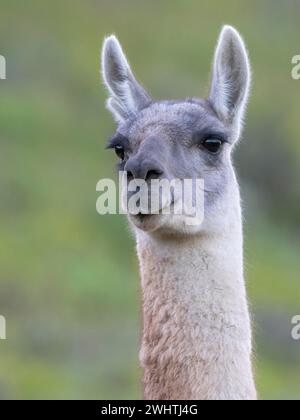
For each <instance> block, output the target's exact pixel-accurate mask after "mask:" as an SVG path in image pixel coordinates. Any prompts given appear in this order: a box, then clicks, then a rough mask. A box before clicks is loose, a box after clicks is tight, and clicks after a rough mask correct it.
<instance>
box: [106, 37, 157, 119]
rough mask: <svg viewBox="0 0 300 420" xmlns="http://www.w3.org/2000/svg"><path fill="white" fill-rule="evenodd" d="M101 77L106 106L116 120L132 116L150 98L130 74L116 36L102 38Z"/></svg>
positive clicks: (148, 102)
mask: <svg viewBox="0 0 300 420" xmlns="http://www.w3.org/2000/svg"><path fill="white" fill-rule="evenodd" d="M102 77H103V80H104V83H105V85H106V87H107V89H108V92H109V94H110V97H109V99H108V101H107V108H108V109H109V110H110V111H111V112H112V113H113V115H114V117H115V118H116V120H117V121H118V122H122V121H124V120H126V119H127V118H129V117H130V116H134V115H136V114H137V113H138V111H140V110H141V109H143V108H146V107H147V106H148V105H149V104H150V103H151V99H150V96H149V95H148V94H147V92H146V91H145V90H144V89H143V88H142V86H141V85H140V84H139V83H138V82H137V81H136V79H135V77H134V76H133V74H132V71H131V69H130V66H129V64H128V61H127V59H126V57H125V54H124V53H123V50H122V47H121V45H120V43H119V41H118V40H117V38H116V37H115V36H114V35H112V36H110V37H108V38H106V39H105V40H104V43H103V49H102Z"/></svg>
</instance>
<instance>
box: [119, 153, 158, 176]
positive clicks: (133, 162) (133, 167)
mask: <svg viewBox="0 0 300 420" xmlns="http://www.w3.org/2000/svg"><path fill="white" fill-rule="evenodd" d="M125 171H126V172H127V177H128V179H129V180H130V179H143V180H145V181H150V180H151V179H159V178H160V177H161V175H162V174H163V170H162V168H161V167H160V165H159V164H158V163H157V162H153V161H151V160H145V161H141V160H140V159H136V158H131V159H129V160H128V161H127V163H126V165H125Z"/></svg>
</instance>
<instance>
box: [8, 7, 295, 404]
mask: <svg viewBox="0 0 300 420" xmlns="http://www.w3.org/2000/svg"><path fill="white" fill-rule="evenodd" d="M299 15H300V1H299V0H286V1H284V2H283V1H279V0H247V1H246V0H244V1H242V0H236V1H235V0H227V1H226V2H220V1H219V0H210V1H196V0H194V1H192V0H185V1H182V0H180V1H179V0H167V1H164V0H160V1H158V0H151V1H146V0H110V1H108V0H86V1H78V0H63V1H62V0H60V1H57V0H51V1H50V0H49V1H47V0H44V1H38V0H37V1H33V0H27V1H17V0H0V54H2V55H4V56H5V57H6V60H7V80H6V81H1V82H0V91H1V94H0V314H2V315H4V316H5V317H6V319H7V340H6V341H0V398H2V399H4V398H9V399H10V398H17V399H28V398H29V399H33V398H38V399H39V398H70V399H75V398H84V399H85V398H95V399H96V398H97V399H102V398H103V399H104V398H112V399H121V398H125V399H126V398H141V391H140V375H141V372H140V371H139V368H138V341H139V297H140V296H139V277H138V268H137V261H136V257H135V250H134V241H133V238H132V235H131V234H130V233H129V229H128V227H127V224H126V220H125V219H124V218H123V217H122V216H107V217H100V216H98V215H97V213H96V210H95V203H96V199H97V193H96V183H97V181H98V180H99V179H100V178H102V177H105V178H107V177H113V176H115V173H114V161H115V157H114V156H113V154H112V153H109V152H107V151H105V150H104V145H105V142H106V140H107V138H108V137H109V136H110V135H111V134H112V132H113V130H114V123H113V120H112V118H111V116H110V115H109V114H108V112H107V111H106V110H105V107H104V100H105V97H106V94H105V91H104V87H103V86H102V85H101V83H100V81H99V55H100V54H99V50H100V47H101V44H102V40H103V37H104V35H106V34H110V33H116V34H117V35H118V36H119V38H120V40H121V42H122V43H123V45H124V48H125V50H126V52H127V54H128V56H129V58H130V61H131V63H132V64H133V67H134V69H135V71H136V74H137V76H138V78H139V79H141V80H142V81H143V83H144V84H145V86H146V87H147V88H148V89H149V90H150V91H151V93H152V94H153V96H154V97H157V98H161V99H164V98H180V97H185V96H204V95H206V93H207V89H208V82H209V71H210V64H211V61H212V54H213V49H214V47H215V43H216V39H217V36H218V34H219V31H220V28H221V25H222V24H224V23H229V24H232V25H235V26H236V27H237V28H238V29H239V30H240V31H241V33H242V34H243V36H244V37H245V39H246V42H247V45H248V48H249V51H250V55H251V60H252V66H253V73H254V85H253V94H252V98H251V102H250V107H249V112H248V116H247V125H246V130H245V134H244V139H243V141H242V142H241V144H240V146H239V148H238V150H237V154H236V156H235V161H236V167H237V170H238V172H239V176H240V179H241V184H242V188H243V200H244V207H245V236H246V238H245V239H246V244H245V245H246V250H245V254H246V261H247V263H246V271H247V281H248V289H249V293H250V297H251V303H252V312H253V314H254V329H255V339H256V376H257V383H258V389H259V394H260V397H261V398H268V399H269V398H270V399H277V398H278V399H300V342H295V341H292V339H291V318H292V316H293V315H296V314H299V313H300V276H299V273H300V259H299V245H300V239H299V237H300V236H299V231H300V228H299V213H300V212H299V209H300V185H299V180H300V113H299V111H300V104H299V101H300V81H298V82H297V81H295V80H293V79H292V78H291V69H292V65H291V58H292V56H294V55H296V54H300V37H299Z"/></svg>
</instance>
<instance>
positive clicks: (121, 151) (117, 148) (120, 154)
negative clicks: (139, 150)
mask: <svg viewBox="0 0 300 420" xmlns="http://www.w3.org/2000/svg"><path fill="white" fill-rule="evenodd" d="M115 152H116V155H117V156H118V158H119V159H121V160H124V159H125V150H124V147H123V146H120V145H117V146H115Z"/></svg>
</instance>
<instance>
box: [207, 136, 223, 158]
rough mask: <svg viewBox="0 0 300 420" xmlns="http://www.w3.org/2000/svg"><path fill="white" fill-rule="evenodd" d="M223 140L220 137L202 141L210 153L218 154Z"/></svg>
mask: <svg viewBox="0 0 300 420" xmlns="http://www.w3.org/2000/svg"><path fill="white" fill-rule="evenodd" d="M222 144H223V141H222V140H220V139H214V138H211V139H206V140H204V141H203V142H202V145H203V147H205V149H206V150H208V151H209V152H210V153H213V154H216V153H218V151H219V150H220V148H221V146H222Z"/></svg>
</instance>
